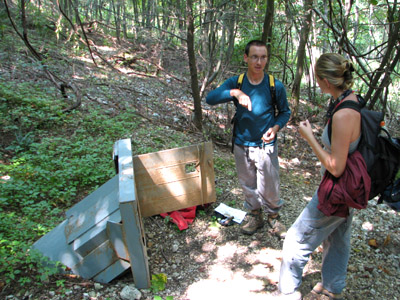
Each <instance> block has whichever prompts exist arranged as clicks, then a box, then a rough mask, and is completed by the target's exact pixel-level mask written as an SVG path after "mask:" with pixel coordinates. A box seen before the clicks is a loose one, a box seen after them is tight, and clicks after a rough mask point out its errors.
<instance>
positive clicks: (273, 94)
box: [231, 73, 277, 153]
mask: <svg viewBox="0 0 400 300" xmlns="http://www.w3.org/2000/svg"><path fill="white" fill-rule="evenodd" d="M244 75H245V73H242V74H240V75H239V77H238V80H237V84H236V88H237V89H239V90H241V89H242V83H243V78H244ZM268 77H269V91H270V92H271V98H272V105H273V106H274V114H275V113H276V105H277V103H276V90H275V78H274V76H272V75H271V74H268ZM233 103H234V104H235V107H236V108H237V106H238V104H239V102H238V100H237V99H236V98H233ZM236 123H237V116H236V112H235V115H234V116H233V118H232V120H231V124H233V128H232V148H231V151H232V153H233V148H234V147H235V138H236V133H235V131H236Z"/></svg>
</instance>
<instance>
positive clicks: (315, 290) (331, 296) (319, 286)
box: [311, 282, 344, 300]
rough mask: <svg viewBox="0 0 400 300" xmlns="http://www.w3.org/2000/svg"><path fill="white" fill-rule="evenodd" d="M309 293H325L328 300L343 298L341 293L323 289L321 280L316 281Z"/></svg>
mask: <svg viewBox="0 0 400 300" xmlns="http://www.w3.org/2000/svg"><path fill="white" fill-rule="evenodd" d="M311 293H313V294H317V295H325V296H327V297H329V300H344V298H343V295H342V294H334V293H331V292H330V291H328V290H327V289H325V288H324V287H323V285H322V283H321V282H318V283H317V284H316V285H315V286H314V287H313V289H312V291H311Z"/></svg>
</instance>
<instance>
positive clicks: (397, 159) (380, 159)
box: [328, 95, 400, 211]
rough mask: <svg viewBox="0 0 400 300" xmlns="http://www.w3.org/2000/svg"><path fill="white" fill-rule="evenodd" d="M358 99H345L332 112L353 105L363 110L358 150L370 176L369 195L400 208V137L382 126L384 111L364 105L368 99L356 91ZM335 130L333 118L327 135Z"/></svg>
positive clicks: (396, 208) (399, 209)
mask: <svg viewBox="0 0 400 300" xmlns="http://www.w3.org/2000/svg"><path fill="white" fill-rule="evenodd" d="M357 98H358V102H359V103H356V102H354V101H344V102H342V103H341V104H339V105H338V106H337V107H336V108H335V110H334V111H333V113H332V116H333V114H334V113H335V112H337V111H338V110H340V109H343V108H351V109H354V110H356V111H358V112H360V113H361V140H360V143H359V144H358V148H357V150H358V151H359V152H360V153H361V155H362V157H363V158H364V160H365V163H366V165H367V171H368V174H369V176H370V177H371V191H370V194H369V197H368V199H369V200H371V199H373V198H375V197H376V196H378V195H380V197H379V200H378V203H382V202H385V203H386V204H388V205H389V206H390V207H391V208H393V209H395V210H396V211H400V178H398V179H397V178H396V175H397V173H398V172H399V169H400V139H399V138H392V137H391V136H390V134H389V132H388V131H387V130H386V129H385V128H384V127H383V125H384V116H383V113H381V112H377V111H372V110H368V109H366V108H365V100H364V99H363V98H362V97H361V96H359V95H357ZM331 133H332V122H329V124H328V136H329V138H330V136H331Z"/></svg>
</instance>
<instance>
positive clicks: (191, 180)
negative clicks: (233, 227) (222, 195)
mask: <svg viewBox="0 0 400 300" xmlns="http://www.w3.org/2000/svg"><path fill="white" fill-rule="evenodd" d="M212 155H213V150H212V143H210V142H208V143H203V144H198V145H193V146H188V147H183V148H176V149H171V150H165V151H160V152H155V153H150V154H144V155H139V156H134V157H133V164H134V169H135V183H136V189H137V190H136V191H137V197H138V200H139V205H140V212H141V215H142V217H148V216H152V215H156V214H160V213H166V212H170V211H175V210H179V209H183V208H187V207H191V206H195V205H202V204H206V203H211V202H215V200H216V195H215V182H214V181H215V177H214V165H213V159H212ZM188 166H189V167H190V168H187V167H188Z"/></svg>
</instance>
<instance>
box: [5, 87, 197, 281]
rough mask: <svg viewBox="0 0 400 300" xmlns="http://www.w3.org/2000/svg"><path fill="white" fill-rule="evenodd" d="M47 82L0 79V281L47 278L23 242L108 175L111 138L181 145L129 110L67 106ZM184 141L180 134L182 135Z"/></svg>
mask: <svg viewBox="0 0 400 300" xmlns="http://www.w3.org/2000/svg"><path fill="white" fill-rule="evenodd" d="M56 94H57V93H55V92H54V90H52V89H51V88H46V89H44V88H43V87H41V86H40V85H36V84H32V83H29V84H27V83H4V82H0V122H1V124H0V134H1V136H2V139H1V143H2V144H1V148H2V151H1V152H0V155H1V157H0V283H1V284H2V285H3V286H4V285H5V286H21V287H23V286H31V285H32V284H34V285H40V284H43V283H46V282H48V280H49V278H50V276H52V275H54V274H56V272H57V271H58V269H59V267H60V266H57V265H56V266H53V267H50V266H49V265H48V264H46V263H45V261H46V259H45V258H43V257H42V256H41V255H40V254H39V253H36V252H32V251H31V250H30V247H31V246H32V244H33V243H34V242H35V241H36V240H37V239H39V238H40V237H41V236H43V235H44V234H46V233H47V232H49V231H50V230H52V229H53V228H54V227H55V226H57V225H58V224H59V223H60V222H61V221H63V220H64V211H65V210H66V209H68V208H70V207H71V206H72V205H74V204H75V203H77V202H78V201H80V200H82V199H83V198H84V197H85V196H86V195H88V194H89V193H91V192H92V191H94V190H95V189H97V188H98V187H99V186H100V185H102V184H104V183H105V182H106V181H107V180H109V179H110V178H112V176H114V175H115V169H114V163H113V160H112V152H113V145H114V143H115V142H116V141H117V140H119V139H124V138H131V140H132V149H133V152H134V153H133V154H134V155H136V154H142V153H149V152H155V151H159V150H163V149H166V148H174V147H181V146H185V145H188V144H189V142H187V140H188V138H186V137H185V136H184V134H182V133H179V132H172V131H171V132H166V130H168V128H167V129H166V128H164V127H163V126H159V125H153V124H151V123H150V122H149V121H147V120H145V119H143V118H141V117H139V116H138V115H137V114H136V113H135V110H134V109H133V108H132V109H129V108H128V109H126V110H124V111H123V112H119V113H118V112H113V113H112V114H111V113H110V112H109V111H106V110H104V109H102V108H101V107H96V106H90V105H85V109H82V108H79V109H77V110H74V111H73V112H70V113H63V109H64V108H65V107H66V106H67V103H65V101H64V99H62V98H61V97H60V98H61V99H59V98H57V97H55V96H54V95H56ZM185 141H186V142H185Z"/></svg>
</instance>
